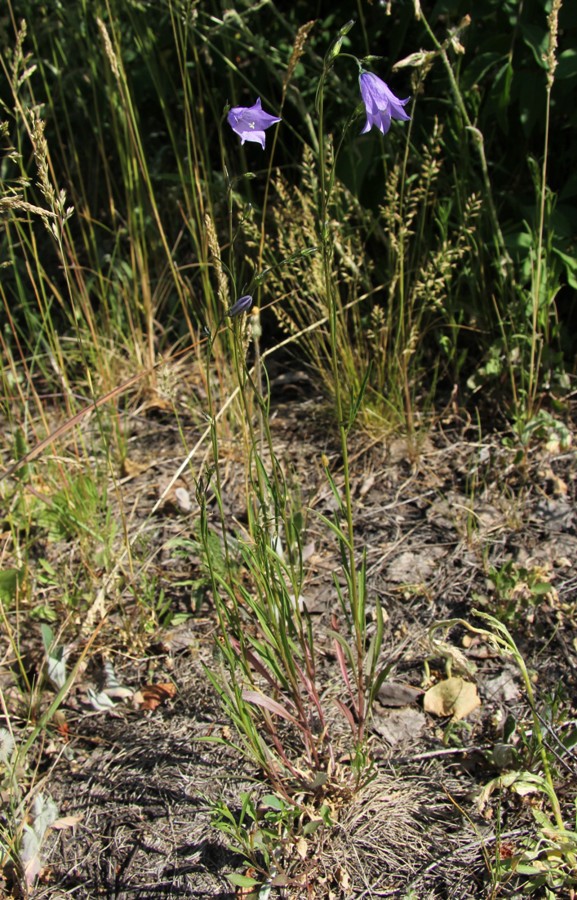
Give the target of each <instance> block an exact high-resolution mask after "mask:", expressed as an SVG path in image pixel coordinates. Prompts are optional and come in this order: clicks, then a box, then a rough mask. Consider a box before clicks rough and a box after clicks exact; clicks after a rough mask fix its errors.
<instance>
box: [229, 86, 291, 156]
mask: <svg viewBox="0 0 577 900" xmlns="http://www.w3.org/2000/svg"><path fill="white" fill-rule="evenodd" d="M226 118H227V121H228V124H229V125H230V127H231V128H232V130H233V131H234V132H236V134H238V135H239V137H240V142H241V144H244V142H245V141H255V142H256V143H257V144H260V145H261V147H262V149H263V150H264V142H265V134H264V133H265V131H266V129H267V128H270V126H271V125H275V124H276V123H277V122H280V121H281V120H280V119H279V118H278V116H271V115H269V113H267V112H265V111H264V110H263V108H262V106H261V102H260V97H258V98H257V101H256V103H255V104H254V106H233V107H232V109H231V110H229V113H228V116H227V117H226Z"/></svg>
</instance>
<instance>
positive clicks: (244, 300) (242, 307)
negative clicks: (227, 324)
mask: <svg viewBox="0 0 577 900" xmlns="http://www.w3.org/2000/svg"><path fill="white" fill-rule="evenodd" d="M251 306H252V297H251V295H250V294H245V295H244V297H239V298H238V300H237V301H236V303H233V305H232V306H231V308H230V309H229V311H228V312H227V316H230V318H231V319H234V317H235V316H240V315H241V313H245V312H248V311H249V309H250V308H251Z"/></svg>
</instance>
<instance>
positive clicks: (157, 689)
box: [132, 681, 176, 709]
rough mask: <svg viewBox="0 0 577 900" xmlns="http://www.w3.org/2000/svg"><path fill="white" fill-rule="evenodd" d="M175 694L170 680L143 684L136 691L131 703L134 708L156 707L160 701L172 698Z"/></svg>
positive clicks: (163, 701) (174, 688)
mask: <svg viewBox="0 0 577 900" xmlns="http://www.w3.org/2000/svg"><path fill="white" fill-rule="evenodd" d="M175 694H176V687H175V686H174V685H173V684H172V682H170V681H168V682H162V683H160V684H145V685H143V687H141V688H140V690H138V691H136V693H135V694H134V696H133V698H132V703H133V705H134V707H135V708H136V709H157V707H159V706H160V705H161V703H166V701H167V700H172V698H173V697H174V695H175Z"/></svg>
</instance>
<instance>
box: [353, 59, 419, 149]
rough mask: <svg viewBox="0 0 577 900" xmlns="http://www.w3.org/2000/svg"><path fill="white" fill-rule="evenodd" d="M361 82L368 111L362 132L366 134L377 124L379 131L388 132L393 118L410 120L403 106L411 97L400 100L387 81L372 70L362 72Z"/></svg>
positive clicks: (362, 93) (362, 95) (362, 94)
mask: <svg viewBox="0 0 577 900" xmlns="http://www.w3.org/2000/svg"><path fill="white" fill-rule="evenodd" d="M359 84H360V87H361V97H362V98H363V103H364V104H365V109H366V111H367V121H366V124H365V127H364V128H363V130H362V131H361V134H366V133H367V131H370V130H371V128H372V127H373V125H376V126H377V128H378V129H379V131H382V133H383V134H386V133H387V131H388V130H389V128H390V127H391V119H403V120H404V121H408V120H409V119H410V118H411V117H410V116H408V115H407V113H406V112H405V110H404V109H403V106H405V105H406V104H407V103H408V102H409V100H410V99H411V98H410V97H407V99H406V100H399V98H398V97H395V95H394V94H393V92H392V91H391V90H390V89H389V87H388V86H387V85H386V84H385V82H384V81H382V80H381V79H380V78H377V76H376V75H373V74H372V72H361V75H360V77H359Z"/></svg>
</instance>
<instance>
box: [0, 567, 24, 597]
mask: <svg viewBox="0 0 577 900" xmlns="http://www.w3.org/2000/svg"><path fill="white" fill-rule="evenodd" d="M23 577H24V570H23V569H3V570H2V571H0V603H10V601H11V600H14V598H15V596H16V593H17V591H18V586H19V585H20V584H21V583H22V580H23Z"/></svg>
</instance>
